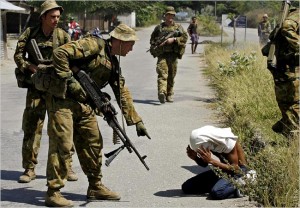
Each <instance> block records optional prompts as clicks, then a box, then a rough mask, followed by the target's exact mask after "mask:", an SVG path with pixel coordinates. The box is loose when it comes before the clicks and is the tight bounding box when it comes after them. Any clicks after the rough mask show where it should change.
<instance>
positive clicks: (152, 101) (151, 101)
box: [133, 100, 161, 105]
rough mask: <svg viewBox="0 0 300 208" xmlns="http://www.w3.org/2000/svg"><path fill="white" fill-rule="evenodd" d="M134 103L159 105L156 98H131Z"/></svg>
mask: <svg viewBox="0 0 300 208" xmlns="http://www.w3.org/2000/svg"><path fill="white" fill-rule="evenodd" d="M133 102H134V103H142V104H149V105H161V104H160V102H159V101H158V100H133Z"/></svg>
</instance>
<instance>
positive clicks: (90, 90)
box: [72, 67, 149, 170]
mask: <svg viewBox="0 0 300 208" xmlns="http://www.w3.org/2000/svg"><path fill="white" fill-rule="evenodd" d="M72 71H73V73H74V74H75V77H76V78H77V80H78V81H79V83H80V85H81V86H82V87H83V89H84V90H85V91H86V92H87V94H88V95H89V97H90V98H91V99H92V100H93V102H94V104H95V106H96V107H97V109H98V110H99V111H100V112H101V113H102V114H103V115H104V120H105V121H106V122H107V123H108V125H109V126H110V127H111V128H112V129H113V130H114V132H116V134H117V135H118V137H119V138H120V140H121V141H122V142H123V145H122V146H120V147H119V148H117V149H116V150H113V151H111V152H109V153H107V154H104V155H105V157H106V158H108V159H107V160H106V161H105V165H106V166H109V164H110V163H111V162H112V161H113V160H114V159H115V157H116V156H117V155H118V154H119V153H120V152H121V151H122V150H123V149H124V148H125V147H126V148H127V150H128V151H129V153H132V151H134V153H135V154H136V155H137V156H138V158H139V159H140V161H141V162H142V163H143V165H144V166H145V167H146V169H147V170H149V167H148V166H147V164H146V162H145V158H146V157H147V156H146V155H145V156H143V157H142V156H141V155H140V153H139V152H138V151H137V149H136V148H135V147H134V145H133V143H132V142H131V141H130V139H129V138H128V136H127V135H126V133H125V131H124V130H123V129H122V127H121V126H120V124H119V122H118V120H117V118H116V114H117V111H116V110H115V108H114V106H113V105H112V104H111V103H110V102H109V95H107V94H106V93H104V92H102V91H101V89H100V88H99V87H98V85H97V83H96V82H95V81H94V80H93V79H92V78H91V77H90V76H89V75H88V74H87V73H85V72H84V71H83V70H79V69H78V68H76V67H73V68H72Z"/></svg>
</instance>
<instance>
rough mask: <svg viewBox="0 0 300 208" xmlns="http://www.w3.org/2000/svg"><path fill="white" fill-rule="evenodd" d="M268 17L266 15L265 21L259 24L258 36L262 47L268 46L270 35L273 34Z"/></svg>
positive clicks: (264, 16)
mask: <svg viewBox="0 0 300 208" xmlns="http://www.w3.org/2000/svg"><path fill="white" fill-rule="evenodd" d="M268 18H269V17H268V15H267V14H264V15H263V19H262V21H261V22H259V24H258V28H257V31H258V36H259V43H260V45H261V46H264V45H266V44H267V42H268V40H269V35H270V33H271V24H270V22H269V20H268Z"/></svg>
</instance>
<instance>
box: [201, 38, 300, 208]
mask: <svg viewBox="0 0 300 208" xmlns="http://www.w3.org/2000/svg"><path fill="white" fill-rule="evenodd" d="M216 57H218V59H217V60H216ZM205 60H206V63H207V66H208V67H207V68H206V70H205V74H206V76H207V77H209V79H210V80H211V85H212V86H213V87H214V88H215V89H216V92H217V96H218V101H217V102H216V103H215V104H214V106H213V107H214V108H215V109H217V112H219V113H220V114H221V115H222V118H223V119H222V122H223V125H224V127H225V126H226V127H228V126H229V127H231V128H232V129H233V132H235V134H236V135H238V136H239V138H240V140H241V143H242V145H243V148H244V150H245V153H246V156H247V161H248V164H249V166H250V167H251V168H252V169H254V170H256V172H257V178H256V182H255V183H253V182H248V183H246V185H245V186H243V187H241V189H242V191H243V192H244V193H245V194H246V195H248V196H249V197H250V199H251V200H255V201H257V202H259V203H261V204H262V205H263V206H275V207H298V206H299V153H298V152H299V151H298V150H299V138H298V137H296V138H295V139H294V141H292V142H290V143H289V142H288V141H287V139H286V138H285V137H284V136H282V135H279V134H276V133H274V132H273V131H272V129H271V126H272V125H273V124H274V123H275V122H276V121H278V120H279V119H280V111H279V109H278V106H277V103H276V99H275V93H274V83H273V79H272V75H271V74H270V73H269V71H268V70H267V68H266V57H263V56H262V55H261V52H260V48H259V46H258V45H253V44H252V45H240V46H239V47H238V48H232V47H224V44H223V47H221V46H220V45H219V44H212V45H208V46H206V47H205Z"/></svg>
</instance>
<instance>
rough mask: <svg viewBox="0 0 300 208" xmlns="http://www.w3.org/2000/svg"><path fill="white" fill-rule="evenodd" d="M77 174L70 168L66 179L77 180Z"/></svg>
mask: <svg viewBox="0 0 300 208" xmlns="http://www.w3.org/2000/svg"><path fill="white" fill-rule="evenodd" d="M77 180H78V176H77V175H76V173H75V172H74V171H73V170H72V168H71V169H70V170H69V171H68V176H67V181H77Z"/></svg>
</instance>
